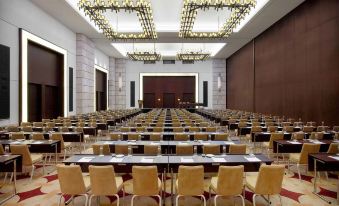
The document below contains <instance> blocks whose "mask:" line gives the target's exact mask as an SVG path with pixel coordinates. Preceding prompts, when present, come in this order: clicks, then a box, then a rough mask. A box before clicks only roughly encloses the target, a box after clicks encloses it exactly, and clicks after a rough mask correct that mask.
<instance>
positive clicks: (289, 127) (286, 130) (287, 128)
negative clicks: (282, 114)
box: [283, 126, 294, 132]
mask: <svg viewBox="0 0 339 206" xmlns="http://www.w3.org/2000/svg"><path fill="white" fill-rule="evenodd" d="M283 131H285V132H293V131H294V129H293V126H283Z"/></svg>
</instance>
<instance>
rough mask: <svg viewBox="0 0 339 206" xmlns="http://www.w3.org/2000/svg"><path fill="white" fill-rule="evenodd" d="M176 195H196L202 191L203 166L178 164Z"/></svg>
mask: <svg viewBox="0 0 339 206" xmlns="http://www.w3.org/2000/svg"><path fill="white" fill-rule="evenodd" d="M177 193H178V195H189V196H196V195H202V194H203V193H204V167H203V166H183V165H180V166H179V171H178V191H177Z"/></svg>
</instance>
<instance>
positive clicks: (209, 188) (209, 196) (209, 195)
mask: <svg viewBox="0 0 339 206" xmlns="http://www.w3.org/2000/svg"><path fill="white" fill-rule="evenodd" d="M208 200H209V204H208V205H211V186H209V187H208ZM214 205H215V204H214Z"/></svg>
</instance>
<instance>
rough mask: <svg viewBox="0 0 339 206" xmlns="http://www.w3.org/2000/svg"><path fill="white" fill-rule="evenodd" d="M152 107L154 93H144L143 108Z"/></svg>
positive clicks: (153, 105) (153, 104)
mask: <svg viewBox="0 0 339 206" xmlns="http://www.w3.org/2000/svg"><path fill="white" fill-rule="evenodd" d="M154 107H155V94H154V93H144V108H154Z"/></svg>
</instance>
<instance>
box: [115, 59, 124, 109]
mask: <svg viewBox="0 0 339 206" xmlns="http://www.w3.org/2000/svg"><path fill="white" fill-rule="evenodd" d="M126 61H127V60H126V59H115V107H116V109H125V108H126ZM119 78H121V79H122V87H121V88H119Z"/></svg>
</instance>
